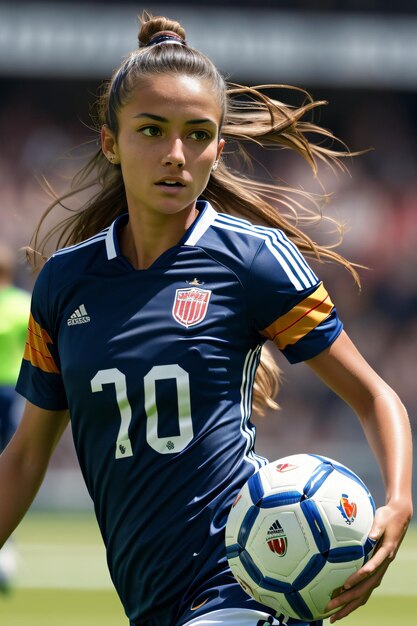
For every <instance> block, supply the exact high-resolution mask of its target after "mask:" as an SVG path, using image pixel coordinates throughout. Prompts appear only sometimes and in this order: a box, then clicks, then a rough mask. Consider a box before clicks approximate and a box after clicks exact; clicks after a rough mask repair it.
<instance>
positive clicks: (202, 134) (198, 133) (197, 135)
mask: <svg viewBox="0 0 417 626" xmlns="http://www.w3.org/2000/svg"><path fill="white" fill-rule="evenodd" d="M190 136H191V137H192V138H193V139H196V140H197V141H204V140H205V139H210V134H209V133H208V132H207V131H206V130H194V131H193V132H192V133H191V135H190Z"/></svg>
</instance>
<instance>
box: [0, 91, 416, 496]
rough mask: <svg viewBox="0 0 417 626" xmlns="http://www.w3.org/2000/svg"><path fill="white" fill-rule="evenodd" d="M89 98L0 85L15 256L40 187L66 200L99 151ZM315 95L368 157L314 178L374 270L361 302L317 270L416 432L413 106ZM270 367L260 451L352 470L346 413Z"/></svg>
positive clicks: (302, 176)
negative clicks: (308, 455) (279, 380)
mask: <svg viewBox="0 0 417 626" xmlns="http://www.w3.org/2000/svg"><path fill="white" fill-rule="evenodd" d="M96 88H97V85H94V84H90V83H87V82H77V81H74V82H73V83H72V82H71V83H64V82H60V81H47V80H45V81H37V82H35V81H31V80H25V81H14V80H12V79H10V80H4V81H2V83H1V86H0V94H1V96H2V104H1V107H2V111H1V125H2V128H1V131H2V137H3V150H2V152H1V153H0V207H1V208H0V211H1V237H2V238H3V239H6V240H7V241H8V242H9V243H11V244H12V245H13V247H14V248H15V249H20V248H21V247H23V246H26V245H28V243H29V241H30V238H31V235H32V233H33V230H34V227H35V225H36V223H37V221H38V219H39V217H40V215H41V214H42V213H43V211H44V209H45V207H46V206H47V204H48V202H49V199H48V197H47V195H46V194H45V192H44V191H43V190H42V188H41V186H40V184H39V179H40V178H41V177H42V176H46V178H47V179H48V180H49V181H50V183H51V184H52V186H53V187H54V188H55V189H56V190H57V191H62V190H63V189H65V188H67V187H68V184H69V181H70V178H71V175H72V173H73V172H74V170H75V169H77V168H78V165H79V164H80V161H77V158H78V159H79V158H81V157H80V155H81V154H82V153H83V150H85V147H84V148H82V149H81V150H78V151H76V152H75V153H74V154H73V156H74V155H75V156H76V157H77V158H76V159H75V160H74V158H70V157H69V153H70V151H71V149H73V148H74V147H75V146H80V145H81V144H84V143H85V142H86V141H92V142H93V144H92V145H95V144H94V141H96V140H97V137H95V135H94V133H93V132H92V130H91V128H89V124H90V119H89V107H90V105H91V103H92V102H93V101H94V93H96V91H97V89H96ZM311 91H312V92H313V95H314V96H315V97H317V98H322V97H324V98H326V99H327V100H329V106H328V107H326V108H325V109H323V111H322V113H321V114H320V116H321V117H320V119H318V120H317V121H319V122H320V123H321V124H322V125H324V126H326V127H330V128H331V129H332V130H333V131H334V132H335V134H336V135H337V136H339V137H341V138H342V139H343V141H345V142H346V143H347V144H348V145H349V147H350V148H351V149H352V150H362V149H366V148H372V151H370V152H368V153H366V154H364V155H362V156H359V157H357V158H353V159H352V160H349V163H348V167H349V172H350V173H349V174H346V173H342V172H340V173H338V174H337V175H334V174H333V173H332V172H331V171H330V170H328V169H327V170H326V169H325V170H324V171H322V173H321V179H322V181H323V183H324V185H325V188H326V190H327V191H328V192H329V193H330V194H331V196H330V199H329V202H328V204H327V206H326V207H325V212H326V213H327V214H329V215H330V216H331V217H334V218H335V219H338V220H340V221H343V222H344V223H345V224H346V232H345V236H344V241H343V244H342V246H341V248H340V251H341V252H342V253H343V254H344V255H345V256H347V257H348V258H349V259H350V260H352V261H354V262H356V263H358V264H360V265H364V266H366V267H367V268H369V269H361V270H360V275H361V279H362V290H359V289H358V288H357V286H356V285H355V284H354V283H353V280H352V278H351V276H350V275H349V274H348V273H347V272H346V271H344V270H343V269H341V268H340V267H335V266H332V265H328V264H327V265H323V266H318V265H314V269H315V270H316V272H317V273H318V274H319V275H321V276H322V277H323V279H324V281H325V283H326V286H327V288H328V290H329V291H330V293H331V294H332V297H333V300H334V301H335V303H336V305H337V308H338V311H339V314H340V316H341V318H342V320H343V321H344V322H345V326H346V328H347V330H348V332H349V334H350V336H351V338H352V339H353V340H354V341H355V342H356V343H357V345H358V346H359V347H360V349H361V351H362V352H363V354H364V356H365V357H366V358H367V359H368V360H369V361H370V362H371V363H372V364H373V366H374V367H376V369H377V370H378V371H379V372H380V373H381V375H382V376H383V377H384V378H385V379H386V380H387V381H388V382H389V383H390V384H391V385H392V386H393V387H394V388H395V389H396V390H397V391H398V393H399V394H400V396H401V397H402V399H403V401H404V403H405V404H406V405H407V408H408V410H409V413H410V416H411V420H412V422H413V424H414V425H415V424H416V415H417V395H416V393H415V385H416V382H415V381H416V376H415V367H416V357H417V280H416V267H417V179H416V175H415V172H416V167H417V151H416V148H415V146H416V144H417V126H416V120H415V118H414V117H413V110H414V111H415V105H416V102H415V99H416V98H415V95H413V94H411V95H410V94H393V93H385V92H380V93H375V92H366V91H362V92H350V93H346V92H344V93H343V92H342V91H337V90H335V91H333V92H329V91H326V90H325V89H323V88H322V89H321V90H320V91H321V92H323V93H317V90H315V89H312V90H311ZM257 156H259V155H258V154H257ZM267 157H268V162H265V163H264V165H265V166H266V167H267V168H268V170H269V171H270V172H271V173H272V174H273V175H274V176H276V177H277V178H278V179H279V180H281V181H284V182H287V183H289V184H292V185H295V186H298V187H301V188H304V189H313V190H314V189H315V190H318V189H319V188H318V186H317V183H316V181H315V180H314V179H313V177H312V175H311V174H310V173H309V169H308V166H307V165H306V164H304V163H300V162H298V161H295V160H294V159H293V158H292V156H291V155H288V154H287V153H286V152H281V153H278V154H274V153H272V152H267ZM320 236H321V234H320V231H318V233H317V237H320ZM22 259H23V255H22ZM17 282H18V284H19V286H21V287H24V288H26V289H27V290H29V291H30V289H31V286H32V284H33V277H32V275H31V273H30V272H29V270H28V269H27V267H26V266H25V264H24V262H23V261H22V263H21V265H20V268H19V272H18V277H17ZM277 359H278V363H279V365H280V367H281V368H282V369H283V377H284V383H283V387H282V390H281V393H280V395H279V398H278V401H279V403H280V405H281V410H280V412H278V413H276V414H270V415H268V416H267V417H266V418H262V419H258V420H257V424H258V449H259V451H260V452H261V453H263V454H265V455H267V456H270V457H275V458H278V457H279V456H282V455H284V454H286V453H289V452H298V451H314V452H321V453H327V454H328V456H332V455H333V456H338V458H339V460H341V461H342V462H343V461H344V462H346V463H347V464H349V455H350V454H352V453H353V451H355V450H358V449H359V448H360V446H361V443H362V442H363V435H362V431H361V429H360V428H359V427H358V425H357V424H356V423H355V419H352V416H351V415H348V413H349V410H348V409H347V408H345V407H344V405H343V403H341V402H339V401H338V399H337V398H335V397H333V395H332V394H331V393H330V392H329V391H327V390H326V388H325V387H324V386H323V385H321V384H319V383H318V382H317V380H316V379H315V378H314V377H313V376H312V375H311V374H310V373H309V371H308V368H307V367H305V366H304V365H296V366H288V365H287V364H286V363H285V362H284V359H282V358H281V357H280V355H278V357H277ZM338 445H340V449H339V447H338ZM300 446H301V447H303V450H300ZM364 459H365V460H364V461H363V464H364V467H363V468H359V467H356V469H357V470H358V471H361V470H362V469H363V471H364V472H366V471H368V472H369V475H370V480H371V481H372V480H374V478H375V477H372V472H373V471H374V469H373V465H372V461H370V460H369V457H367V456H365V457H364ZM53 463H54V465H55V466H58V467H65V466H67V465H72V464H75V460H74V455H73V451H72V447H71V443H70V440H69V439H65V438H64V441H63V442H62V444H60V447H59V449H58V452H57V453H56V454H55V457H54V460H53ZM351 465H352V463H351ZM375 480H376V479H375ZM374 489H377V490H378V489H379V487H378V486H376V487H375V488H374Z"/></svg>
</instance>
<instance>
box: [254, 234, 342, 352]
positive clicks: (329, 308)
mask: <svg viewBox="0 0 417 626" xmlns="http://www.w3.org/2000/svg"><path fill="white" fill-rule="evenodd" d="M264 232H265V238H264V242H263V243H262V245H261V246H260V247H259V249H258V251H257V254H256V257H255V258H254V260H253V263H252V266H251V270H250V275H249V279H248V294H247V297H248V310H249V315H250V324H251V327H252V329H253V330H254V331H255V332H256V333H258V334H259V335H261V336H262V337H263V338H267V339H270V340H271V341H273V343H274V344H275V345H276V346H277V347H278V348H279V350H281V352H282V353H283V354H284V355H285V357H286V358H287V359H288V361H290V363H297V362H299V361H305V360H307V359H311V358H313V357H314V356H316V355H317V354H319V353H320V352H322V351H323V350H325V349H326V348H327V347H328V346H329V345H331V344H332V343H333V341H334V340H335V339H336V337H337V336H338V335H339V334H340V332H341V331H342V328H343V325H342V322H341V321H340V319H339V317H338V314H337V311H336V308H335V306H334V304H333V302H332V300H331V298H330V296H329V294H328V293H327V291H326V288H325V287H324V285H323V283H322V282H321V281H320V280H319V279H318V277H317V276H316V274H315V273H314V272H313V270H312V269H311V267H310V266H309V264H308V263H307V261H306V260H305V258H304V257H303V256H302V254H301V253H300V252H299V250H298V248H297V247H296V246H295V245H294V244H293V243H292V242H291V241H290V240H289V239H288V237H287V236H286V235H285V234H284V233H283V232H282V231H280V230H273V229H265V231H264Z"/></svg>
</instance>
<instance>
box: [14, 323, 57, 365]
mask: <svg viewBox="0 0 417 626" xmlns="http://www.w3.org/2000/svg"><path fill="white" fill-rule="evenodd" d="M48 343H49V344H51V343H53V342H52V339H51V338H50V336H49V335H48V333H47V332H46V330H43V328H41V327H40V325H39V324H38V322H37V321H36V320H35V318H34V317H33V316H32V314H30V317H29V327H28V334H27V340H26V346H25V352H24V354H23V358H24V359H25V360H26V361H29V362H30V363H31V364H32V365H33V367H38V368H39V369H41V370H42V371H43V372H48V373H50V374H59V373H60V372H59V369H58V367H57V366H56V363H55V361H54V359H53V357H52V354H51V353H50V351H49V348H48Z"/></svg>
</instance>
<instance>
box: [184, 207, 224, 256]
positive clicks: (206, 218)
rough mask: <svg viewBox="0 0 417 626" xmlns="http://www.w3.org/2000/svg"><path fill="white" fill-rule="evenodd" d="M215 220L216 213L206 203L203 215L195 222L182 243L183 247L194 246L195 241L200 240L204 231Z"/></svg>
mask: <svg viewBox="0 0 417 626" xmlns="http://www.w3.org/2000/svg"><path fill="white" fill-rule="evenodd" d="M216 218H217V212H216V211H215V210H214V209H213V207H212V206H211V204H209V203H207V207H206V208H205V210H204V212H203V214H202V215H201V217H200V219H198V220H197V223H196V225H195V227H194V228H193V229H192V231H191V233H190V236H189V237H188V239H186V240H185V241H184V246H195V245H196V243H197V241H198V240H199V239H201V237H202V236H203V235H204V233H205V232H206V230H207V229H208V228H209V227H210V226H211V225H212V224H213V222H214V221H215V219H216Z"/></svg>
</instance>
